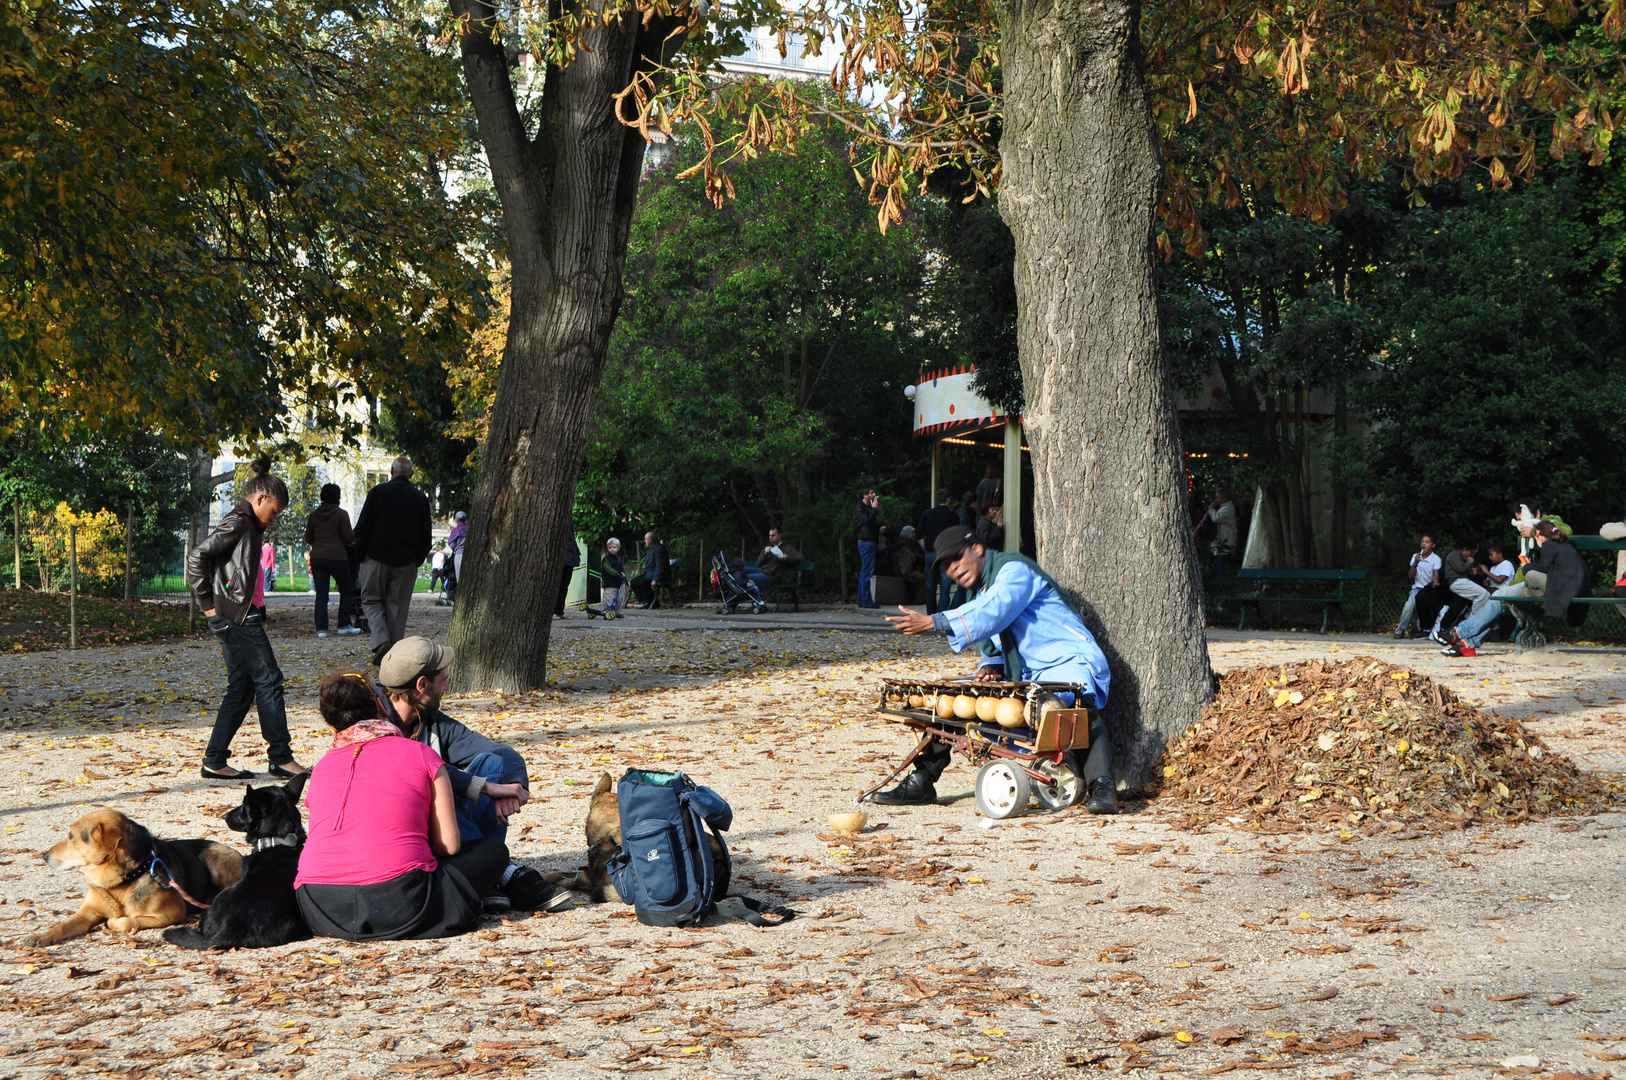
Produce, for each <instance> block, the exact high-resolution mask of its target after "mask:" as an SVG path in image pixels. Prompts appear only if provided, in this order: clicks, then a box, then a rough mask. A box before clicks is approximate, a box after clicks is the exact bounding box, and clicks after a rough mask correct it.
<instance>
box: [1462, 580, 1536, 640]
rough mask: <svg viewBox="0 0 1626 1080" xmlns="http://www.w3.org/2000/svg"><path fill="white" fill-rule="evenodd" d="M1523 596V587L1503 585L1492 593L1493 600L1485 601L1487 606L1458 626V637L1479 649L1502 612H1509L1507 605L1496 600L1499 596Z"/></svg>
mask: <svg viewBox="0 0 1626 1080" xmlns="http://www.w3.org/2000/svg"><path fill="white" fill-rule="evenodd" d="M1523 595H1524V586H1523V585H1503V586H1502V587H1501V588H1500V589H1497V590H1496V591H1495V592H1493V593H1491V598H1490V599H1489V600H1487V601H1485V605H1484V606H1483V607H1481V608H1480V609H1479V611H1478V612H1477V613H1475V614H1473V615H1470V616H1468V617H1467V618H1466V619H1463V620H1462V621H1461V622H1460V623H1458V624H1457V636H1458V637H1459V638H1461V639H1462V640H1463V641H1466V642H1467V643H1468V644H1470V645H1472V646H1473V647H1474V648H1476V649H1477V648H1479V645H1480V643H1481V642H1482V641H1484V640H1485V638H1486V637H1488V636H1489V635H1490V632H1491V627H1493V626H1495V625H1496V620H1497V619H1500V618H1501V617H1502V612H1504V611H1506V610H1507V605H1506V604H1504V603H1502V602H1500V601H1499V600H1497V599H1496V598H1497V597H1498V596H1523Z"/></svg>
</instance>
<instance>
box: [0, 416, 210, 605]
mask: <svg viewBox="0 0 1626 1080" xmlns="http://www.w3.org/2000/svg"><path fill="white" fill-rule="evenodd" d="M49 446H50V448H49V449H48V450H42V449H41V448H40V445H39V442H38V440H31V439H23V438H21V437H19V436H17V435H8V436H4V437H0V499H3V500H4V502H3V504H0V531H4V533H5V535H6V537H7V540H8V541H9V540H10V537H11V532H12V521H13V515H12V505H13V503H14V502H15V503H16V504H17V505H18V506H19V507H20V508H21V515H20V516H21V517H23V518H27V517H28V515H29V514H30V513H35V514H49V513H50V512H51V511H52V510H53V509H54V508H55V507H56V506H57V504H58V503H66V504H67V505H68V506H69V507H70V508H71V509H72V510H73V511H75V512H77V513H80V514H94V513H95V512H97V511H101V510H105V511H109V512H111V513H113V514H114V515H116V516H117V518H118V520H119V521H120V522H121V523H124V522H126V521H127V515H128V514H129V512H130V511H131V510H134V512H135V537H134V541H135V542H134V545H133V549H132V553H133V562H134V569H135V571H136V573H137V576H138V579H139V578H141V577H150V576H152V575H154V574H157V573H159V572H161V571H164V570H166V569H173V568H175V567H176V566H177V565H178V564H179V561H180V556H181V546H182V545H181V541H180V539H179V537H178V534H179V533H180V532H181V531H183V530H184V528H185V526H186V522H187V519H188V517H189V516H190V515H191V514H192V513H193V512H194V511H195V510H197V509H199V508H201V506H202V504H203V498H202V496H199V495H194V494H193V492H192V474H191V471H190V468H189V466H188V463H187V460H186V458H185V457H184V456H182V455H181V454H180V453H179V452H178V450H177V448H176V447H175V445H174V444H173V443H170V442H168V441H166V440H163V439H160V438H157V437H155V436H150V435H134V436H127V437H125V438H123V439H119V440H111V439H92V440H89V441H87V442H85V443H82V444H79V445H77V446H73V447H61V446H59V445H58V444H55V443H52V444H49ZM24 537H25V543H24V551H23V565H22V570H23V583H24V585H25V586H34V587H38V586H42V585H43V584H45V582H46V581H51V582H52V583H53V584H55V585H56V586H58V587H61V588H66V581H67V578H66V571H65V570H63V569H62V567H60V566H58V567H55V568H54V569H53V567H51V566H48V565H46V564H47V563H48V562H50V561H51V560H52V559H56V558H57V557H58V556H60V555H61V550H62V546H61V543H55V544H51V543H45V542H41V543H35V544H32V545H31V544H30V543H29V542H28V539H27V537H28V532H27V530H26V528H25V530H24ZM58 539H59V540H60V539H61V538H58ZM63 542H65V541H63ZM118 542H119V548H120V550H121V551H122V548H123V542H124V538H123V535H122V532H121V534H120V536H119V538H118ZM11 555H12V551H11V550H9V544H8V550H6V551H0V564H3V565H4V568H5V571H6V573H5V574H4V575H3V576H4V578H5V579H6V580H7V581H10V580H11V579H12V574H11V570H12V567H11V562H10V559H11ZM58 561H60V559H58ZM116 577H117V580H116V581H114V580H111V579H110V580H107V581H102V582H98V583H97V584H98V586H99V587H102V588H105V589H107V590H109V591H112V592H115V593H117V592H121V591H122V589H123V564H122V556H121V561H120V565H119V573H118V574H117V575H116Z"/></svg>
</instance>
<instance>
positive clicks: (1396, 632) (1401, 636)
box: [1395, 630, 1406, 638]
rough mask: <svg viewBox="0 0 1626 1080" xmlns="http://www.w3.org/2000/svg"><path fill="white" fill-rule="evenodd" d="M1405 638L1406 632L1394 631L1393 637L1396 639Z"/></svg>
mask: <svg viewBox="0 0 1626 1080" xmlns="http://www.w3.org/2000/svg"><path fill="white" fill-rule="evenodd" d="M1405 636H1406V632H1405V631H1404V630H1396V631H1395V637H1397V638H1403V637H1405Z"/></svg>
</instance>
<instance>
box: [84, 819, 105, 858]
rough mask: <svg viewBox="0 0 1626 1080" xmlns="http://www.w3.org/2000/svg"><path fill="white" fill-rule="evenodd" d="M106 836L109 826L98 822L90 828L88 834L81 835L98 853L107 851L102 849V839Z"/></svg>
mask: <svg viewBox="0 0 1626 1080" xmlns="http://www.w3.org/2000/svg"><path fill="white" fill-rule="evenodd" d="M106 834H107V826H106V825H103V824H102V823H101V822H99V821H98V822H97V823H96V824H94V825H92V826H91V827H90V829H89V831H88V832H85V833H81V834H80V838H81V839H82V840H83V841H84V842H85V843H87V844H89V845H90V846H91V847H93V848H95V849H96V850H97V851H105V850H106V849H105V848H104V847H102V837H103V836H105V835H106Z"/></svg>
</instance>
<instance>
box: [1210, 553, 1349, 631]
mask: <svg viewBox="0 0 1626 1080" xmlns="http://www.w3.org/2000/svg"><path fill="white" fill-rule="evenodd" d="M1236 577H1237V580H1238V581H1257V582H1258V583H1259V585H1258V588H1257V589H1255V590H1254V593H1253V595H1252V596H1214V597H1210V598H1209V599H1211V600H1213V601H1215V602H1217V603H1222V604H1223V603H1232V604H1236V605H1238V607H1239V608H1240V609H1241V613H1240V615H1239V616H1238V618H1237V620H1236V628H1237V629H1238V630H1245V629H1247V625H1248V609H1249V608H1250V607H1259V606H1260V605H1263V604H1275V605H1276V622H1277V623H1278V624H1280V623H1281V621H1282V605H1284V604H1312V605H1313V604H1319V605H1320V606H1321V632H1322V633H1323V634H1325V633H1326V632H1327V623H1328V622H1329V621H1330V620H1331V619H1332V613H1333V611H1334V610H1336V611H1337V612H1338V625H1339V626H1340V627H1342V626H1343V625H1344V602H1345V597H1344V583H1345V582H1347V581H1365V580H1366V571H1365V570H1257V569H1247V570H1238V571H1237V572H1236ZM1295 581H1336V582H1337V583H1338V593H1337V595H1336V596H1283V595H1282V593H1281V591H1280V586H1281V585H1282V584H1284V583H1288V582H1295ZM1273 585H1274V586H1276V587H1277V591H1276V593H1275V595H1274V596H1271V595H1267V594H1266V590H1268V589H1270V588H1271V586H1273Z"/></svg>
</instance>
